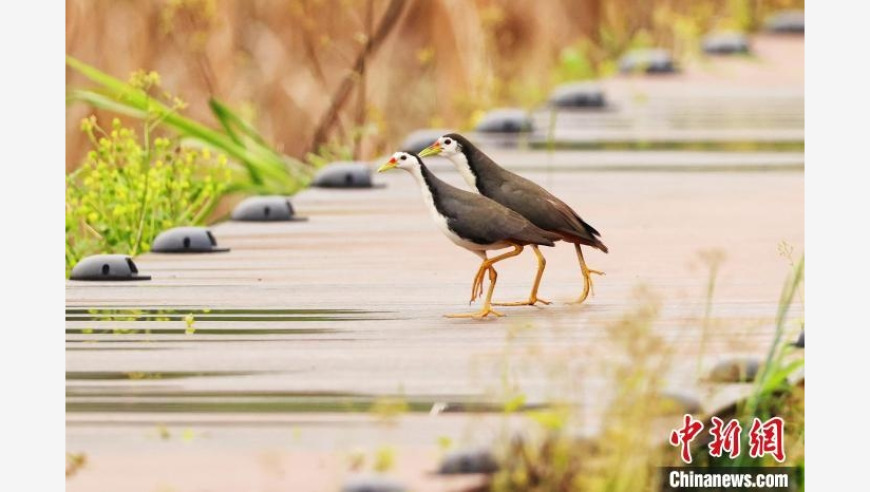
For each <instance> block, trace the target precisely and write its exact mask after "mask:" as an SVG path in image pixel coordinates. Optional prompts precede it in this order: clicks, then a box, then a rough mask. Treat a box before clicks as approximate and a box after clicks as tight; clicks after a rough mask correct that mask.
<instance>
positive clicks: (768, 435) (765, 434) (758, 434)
mask: <svg viewBox="0 0 870 492" xmlns="http://www.w3.org/2000/svg"><path fill="white" fill-rule="evenodd" d="M784 428H785V422H784V421H783V420H782V419H781V418H780V417H773V418H771V419H769V420H767V421H766V422H762V421H761V420H760V419H758V418H757V417H756V418H755V419H753V420H752V428H751V429H749V456H751V457H753V458H761V457H763V456H764V455H766V454H770V455H771V456H773V458H774V459H775V460H776V461H778V462H780V463H782V462H783V461H785V443H784V442H783V430H784Z"/></svg>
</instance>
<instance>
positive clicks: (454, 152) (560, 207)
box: [419, 133, 608, 306]
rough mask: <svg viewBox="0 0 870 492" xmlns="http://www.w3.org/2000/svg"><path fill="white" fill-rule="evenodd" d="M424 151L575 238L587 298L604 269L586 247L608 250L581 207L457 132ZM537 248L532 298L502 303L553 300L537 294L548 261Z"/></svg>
mask: <svg viewBox="0 0 870 492" xmlns="http://www.w3.org/2000/svg"><path fill="white" fill-rule="evenodd" d="M419 155H420V157H429V156H435V155H441V156H444V157H447V158H448V159H449V160H450V161H451V162H452V163H453V165H454V166H455V167H456V168H457V170H458V171H459V173H460V174H461V175H462V177H463V179H465V181H466V182H467V183H468V185H469V186H470V187H471V188H472V189H473V190H475V191H477V192H478V193H480V194H481V195H483V196H485V197H487V198H490V199H492V200H494V201H496V202H498V203H500V204H502V205H504V206H505V207H507V208H509V209H511V210H513V211H515V212H517V213H519V214H520V215H522V216H523V217H525V218H526V219H528V220H529V221H530V222H531V223H532V224H534V225H536V226H537V227H539V228H541V229H543V230H545V231H549V232H552V233H555V234H557V235H558V236H559V239H560V240H562V241H566V242H569V243H573V244H574V248H575V250H576V253H577V260H578V262H579V263H580V271H581V273H582V275H583V279H584V286H583V292H582V293H581V294H580V298H579V299H578V300H577V301H576V302H577V303H582V302H584V301H585V300H586V298H587V297H588V296H589V292H590V291H591V290H592V289H593V287H592V274H596V275H604V272H602V271H599V270H592V269H590V268H589V267H588V266H587V265H586V260H585V259H584V258H583V250H582V249H581V246H590V247H592V248H596V249H599V250H601V251H603V252H604V253H607V252H608V249H607V246H605V245H604V243H603V242H602V241H601V234H600V233H599V232H598V231H597V230H596V229H595V228H594V227H592V226H591V225H589V224H588V223H586V222H585V221H584V220H583V219H582V218H580V215H578V214H577V212H575V211H574V210H573V209H572V208H571V207H569V206H568V205H567V204H566V203H565V202H563V201H562V200H560V199H559V198H557V197H556V196H554V195H553V194H552V193H550V192H549V191H547V190H545V189H544V188H542V187H541V186H539V185H538V184H536V183H534V182H532V181H530V180H528V179H526V178H524V177H522V176H520V175H518V174H515V173H512V172H510V171H508V170H507V169H504V168H503V167H501V166H499V165H498V164H497V163H496V162H495V161H493V160H492V159H491V158H490V157H489V156H488V155H486V154H485V153H483V151H481V150H480V149H479V148H477V147H476V146H475V145H474V144H472V143H471V142H470V141H469V140H468V139H467V138H465V137H463V136H462V135H460V134H458V133H448V134H446V135H442V136H441V137H440V138H438V140H436V141H435V142H434V143H432V145H430V146H429V147H427V148H425V149H423V151H422V152H420V154H419ZM532 249H533V250H534V252H535V254H536V256H537V257H538V270H537V272H536V274H535V281H534V284H533V286H532V291H531V293H530V295H529V298H528V299H527V300H525V301H519V302H511V303H499V304H498V305H511V306H518V305H529V306H534V305H535V304H536V303H538V302H541V303H542V304H550V302H549V301H546V300H543V299H540V298H538V287H539V286H540V283H541V278H542V277H543V275H544V268H546V265H547V261H546V259H545V258H544V257H543V255H542V254H541V252H540V251H539V250H538V248H537V246H536V245H532ZM593 294H594V291H593Z"/></svg>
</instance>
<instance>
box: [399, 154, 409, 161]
mask: <svg viewBox="0 0 870 492" xmlns="http://www.w3.org/2000/svg"><path fill="white" fill-rule="evenodd" d="M407 158H408V156H406V155H403V156H402V157H400V159H402V160H403V161H404V160H406V159H407Z"/></svg>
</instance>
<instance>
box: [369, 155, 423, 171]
mask: <svg viewBox="0 0 870 492" xmlns="http://www.w3.org/2000/svg"><path fill="white" fill-rule="evenodd" d="M419 167H420V163H419V161H418V160H417V156H415V155H414V154H409V153H407V152H396V153H395V154H393V156H392V157H391V158H390V160H389V161H387V163H386V164H384V165H383V166H381V167H379V168H378V172H379V173H382V172H384V171H389V170H390V169H393V168H399V169H402V170H405V171H413V170H414V169H417V168H419Z"/></svg>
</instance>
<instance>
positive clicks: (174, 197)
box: [66, 80, 230, 275]
mask: <svg viewBox="0 0 870 492" xmlns="http://www.w3.org/2000/svg"><path fill="white" fill-rule="evenodd" d="M152 81H153V80H152ZM177 104H178V103H177ZM179 105H180V104H179ZM158 123H159V117H156V118H151V119H148V120H146V122H145V124H144V135H143V136H142V137H141V140H140V137H139V136H138V135H137V134H136V132H135V131H134V130H133V129H131V128H126V127H124V126H123V125H122V124H121V121H120V120H118V119H114V120H113V121H112V126H111V127H110V128H109V129H108V130H105V129H103V128H102V127H101V126H100V125H99V124H98V123H97V120H96V117H94V116H91V117H89V118H86V119H84V120H83V121H82V131H84V132H85V133H86V134H87V135H88V138H89V139H90V141H91V144H92V145H93V149H92V150H91V151H90V152H88V155H87V157H86V158H85V161H84V163H83V164H82V165H81V167H79V168H78V169H77V170H76V171H74V172H73V173H70V174H69V175H68V176H67V187H66V266H67V275H68V274H69V272H70V269H71V268H72V266H73V265H75V263H77V262H78V261H79V260H80V259H81V258H82V257H83V256H87V255H89V254H93V253H97V252H104V253H124V254H130V255H136V254H138V253H140V252H144V251H148V249H149V248H150V244H151V242H152V240H153V239H154V237H155V236H156V235H157V234H158V233H159V232H160V231H161V230H163V229H166V228H169V227H174V226H179V225H194V224H201V223H203V222H204V220H205V219H206V217H207V216H208V214H209V213H210V212H211V210H212V208H213V207H214V205H215V204H216V201H217V199H218V198H220V196H221V195H222V194H223V193H224V192H225V191H226V189H227V186H228V184H229V182H230V172H229V168H228V167H227V163H226V157H225V156H224V155H222V154H214V153H213V152H212V151H210V150H209V149H207V148H202V149H195V148H190V147H185V146H182V145H181V144H180V142H179V141H178V139H173V138H169V137H154V136H153V133H154V131H155V128H156V125H157V124H158Z"/></svg>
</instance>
